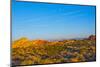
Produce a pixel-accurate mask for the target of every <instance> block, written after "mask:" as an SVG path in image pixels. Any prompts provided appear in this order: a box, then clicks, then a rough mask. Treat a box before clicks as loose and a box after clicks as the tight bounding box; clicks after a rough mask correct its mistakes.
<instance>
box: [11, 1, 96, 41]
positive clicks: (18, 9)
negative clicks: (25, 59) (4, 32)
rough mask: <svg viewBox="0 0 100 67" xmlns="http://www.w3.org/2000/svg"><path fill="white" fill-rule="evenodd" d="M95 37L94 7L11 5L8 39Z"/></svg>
mask: <svg viewBox="0 0 100 67" xmlns="http://www.w3.org/2000/svg"><path fill="white" fill-rule="evenodd" d="M91 34H95V6H80V5H64V4H47V3H36V2H16V3H15V2H14V1H13V2H12V39H13V40H15V39H19V38H21V37H27V38H29V39H70V38H85V37H88V36H89V35H91Z"/></svg>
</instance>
